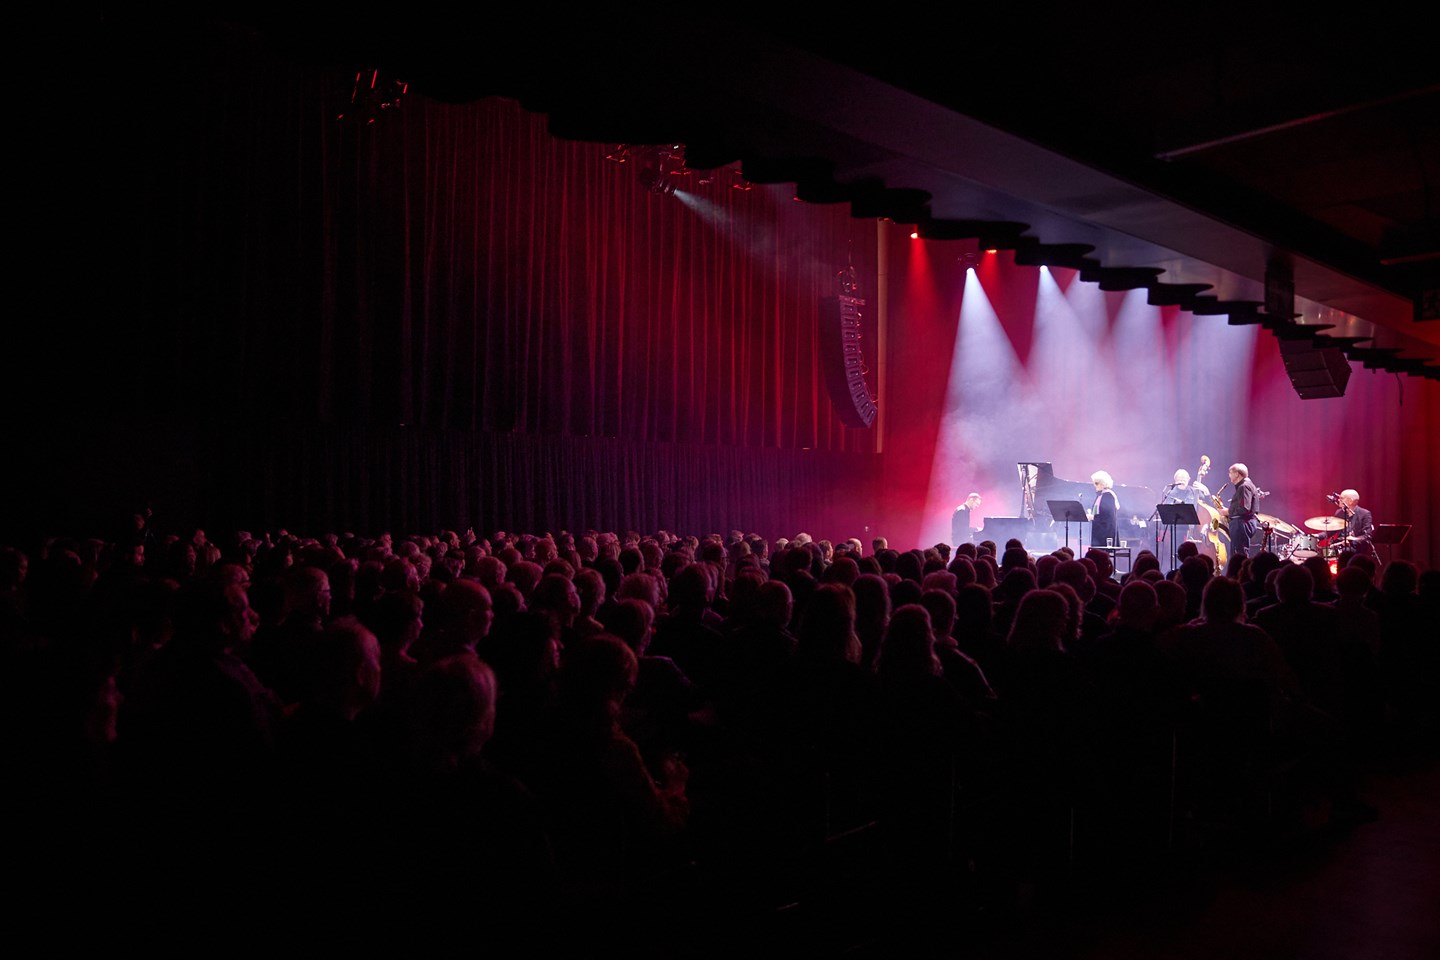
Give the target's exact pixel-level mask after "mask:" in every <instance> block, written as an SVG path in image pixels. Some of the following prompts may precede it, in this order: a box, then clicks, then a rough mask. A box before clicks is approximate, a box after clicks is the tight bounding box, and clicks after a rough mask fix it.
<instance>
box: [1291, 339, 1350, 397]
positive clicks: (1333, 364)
mask: <svg viewBox="0 0 1440 960" xmlns="http://www.w3.org/2000/svg"><path fill="white" fill-rule="evenodd" d="M1280 359H1281V360H1284V361H1285V372H1286V373H1287V374H1289V375H1290V383H1291V385H1292V386H1293V387H1294V388H1295V392H1296V393H1298V394H1299V395H1300V399H1301V400H1318V399H1321V398H1323V397H1343V396H1345V384H1347V383H1349V382H1350V361H1349V360H1347V359H1345V354H1343V353H1341V352H1340V348H1339V347H1317V346H1315V344H1314V343H1313V342H1311V341H1309V340H1281V341H1280Z"/></svg>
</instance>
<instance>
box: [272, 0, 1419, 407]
mask: <svg viewBox="0 0 1440 960" xmlns="http://www.w3.org/2000/svg"><path fill="white" fill-rule="evenodd" d="M1157 6H1159V5H1154V4H1151V5H1147V6H1144V7H1141V6H1135V7H1134V8H1133V10H1131V9H1130V8H1128V7H1126V6H1124V5H1120V6H1111V5H1106V6H1103V7H1102V6H1095V7H1092V8H1088V11H1082V9H1081V8H1075V7H1070V8H1066V11H1065V12H1063V13H1055V14H1052V15H1050V16H1048V17H1047V16H1046V14H1045V11H1043V10H1040V9H1038V8H1033V7H1019V8H1017V12H1013V13H988V14H987V13H975V12H973V11H967V12H961V13H958V14H957V13H955V12H951V13H947V14H946V15H945V16H944V18H943V22H941V20H940V19H939V18H935V19H927V18H926V17H924V16H921V15H913V16H909V17H907V18H905V20H904V22H901V18H900V17H899V16H895V17H892V18H890V19H880V18H879V16H880V15H879V14H877V13H876V12H875V11H870V12H868V13H866V14H865V15H864V16H851V15H844V16H842V15H839V14H837V13H835V12H833V11H832V12H829V13H827V14H826V15H825V16H824V17H823V18H811V19H809V20H807V19H804V18H791V19H790V20H789V21H788V24H789V25H788V26H787V25H779V26H777V25H776V24H774V23H769V22H765V21H767V20H779V19H782V18H781V17H780V16H778V15H777V14H775V13H773V12H770V11H760V10H746V9H737V8H729V9H728V10H727V11H726V12H720V11H716V10H713V9H704V10H700V9H695V10H687V9H682V8H678V7H676V8H657V9H654V10H650V9H646V8H644V7H643V6H642V7H631V8H629V9H628V12H626V13H623V14H616V13H614V12H611V11H604V12H590V13H578V14H577V13H570V12H566V13H565V14H563V15H561V14H559V13H557V10H556V8H553V7H548V6H547V7H545V8H543V9H538V10H537V12H535V13H527V12H523V11H521V12H511V13H508V14H507V19H506V21H505V22H504V23H503V24H501V23H499V22H497V21H496V20H495V19H494V14H493V13H491V14H489V15H487V16H483V17H482V16H480V15H473V16H466V15H456V14H453V13H450V14H447V15H445V16H436V17H433V18H427V17H425V16H423V15H420V14H415V15H411V16H407V17H405V18H403V22H402V20H401V19H400V18H391V19H389V20H387V21H385V22H379V21H377V22H373V23H357V22H354V21H351V22H348V23H345V24H338V23H337V22H336V21H334V20H333V19H327V20H325V21H323V22H316V23H313V24H310V25H308V26H307V25H306V24H304V23H300V22H297V21H296V20H295V19H293V18H287V19H286V20H285V21H284V22H281V21H265V20H257V21H252V22H251V23H249V24H248V26H250V27H252V28H254V29H258V30H260V31H261V32H262V33H266V34H268V35H269V36H271V37H272V38H274V39H276V40H277V41H281V42H284V43H287V44H291V45H293V46H294V49H295V51H296V52H297V54H299V55H301V56H305V57H311V58H321V59H323V60H325V61H327V62H334V63H336V64H337V65H340V66H344V67H346V68H347V69H348V68H351V67H356V66H376V67H380V68H383V69H387V70H392V71H394V72H395V73H396V74H397V75H402V76H404V77H405V78H406V79H408V80H409V81H410V82H411V84H412V89H413V90H414V91H415V92H419V93H422V94H425V95H427V96H431V97H436V98H439V99H444V100H451V101H465V100H471V99H475V98H478V97H481V96H487V95H503V96H508V97H513V98H515V99H518V100H519V101H520V102H521V103H522V104H524V105H525V106H526V107H527V108H529V109H532V110H536V111H540V112H544V113H546V114H547V115H548V116H549V122H550V127H551V130H552V132H554V133H555V134H556V135H557V136H561V137H565V138H571V139H584V140H594V141H600V142H612V143H614V142H623V143H632V144H638V143H683V144H685V145H686V148H687V149H686V158H687V162H688V163H689V164H690V165H691V166H695V167H713V166H719V165H722V164H728V163H733V162H736V161H738V162H740V164H741V169H742V170H743V172H744V175H745V176H746V177H747V178H749V179H752V180H757V181H763V182H794V183H796V189H797V194H798V195H799V196H801V197H803V198H805V199H808V200H813V201H819V202H848V203H850V204H851V205H852V209H853V212H854V213H855V214H856V215H857V216H875V217H878V216H885V217H889V218H891V219H894V220H897V221H899V222H903V223H914V224H918V226H919V228H920V231H921V233H922V235H924V236H927V237H930V238H935V239H947V238H948V239H956V240H970V241H972V242H973V241H979V242H981V243H984V244H986V245H992V246H1000V247H1004V248H1008V249H1014V250H1015V251H1016V256H1017V259H1021V260H1022V262H1035V263H1039V262H1048V263H1051V264H1054V265H1062V266H1063V265H1068V266H1074V267H1078V268H1080V269H1081V270H1082V276H1085V277H1086V278H1087V279H1094V280H1098V281H1099V282H1100V283H1101V284H1102V286H1105V287H1106V288H1107V289H1128V288H1137V287H1141V286H1144V287H1147V288H1149V290H1150V296H1151V299H1152V300H1153V301H1154V302H1157V303H1170V304H1179V305H1180V306H1182V307H1184V308H1186V309H1190V310H1192V311H1193V312H1195V313H1197V314H1203V315H1215V316H1221V315H1223V316H1226V317H1228V319H1229V322H1231V323H1237V324H1238V323H1260V324H1263V325H1264V326H1265V327H1266V328H1268V329H1270V330H1271V331H1272V332H1273V333H1274V334H1275V335H1276V336H1278V337H1281V338H1285V339H1303V340H1314V341H1315V342H1316V343H1317V345H1320V346H1335V347H1338V348H1340V349H1342V350H1344V352H1345V353H1346V354H1347V355H1348V356H1349V358H1350V359H1351V360H1352V361H1357V362H1363V363H1365V364H1366V365H1367V366H1372V367H1375V368H1378V369H1386V370H1393V371H1394V372H1396V373H1405V374H1409V375H1418V376H1426V377H1430V378H1432V379H1440V319H1436V314H1437V312H1440V305H1437V303H1436V297H1437V292H1436V291H1437V286H1440V283H1437V275H1440V218H1437V204H1440V200H1437V196H1436V194H1437V191H1440V122H1437V121H1440V58H1437V57H1435V56H1434V55H1433V49H1432V46H1433V44H1432V39H1431V33H1430V31H1429V28H1428V27H1425V26H1423V25H1421V24H1419V23H1408V22H1403V21H1401V20H1400V19H1398V18H1397V19H1395V20H1394V21H1393V22H1390V23H1386V24H1376V23H1360V22H1355V21H1353V20H1347V19H1343V18H1341V17H1339V16H1338V15H1331V16H1325V17H1317V16H1315V15H1314V14H1313V13H1312V14H1309V15H1307V16H1308V17H1309V18H1308V19H1297V18H1295V17H1293V16H1292V15H1290V14H1288V13H1283V12H1278V11H1273V10H1263V9H1260V7H1261V6H1262V5H1251V6H1249V7H1235V8H1233V9H1224V8H1223V5H1222V6H1212V7H1208V8H1206V9H1205V10H1204V11H1201V12H1198V13H1196V12H1187V13H1186V14H1184V15H1183V16H1182V15H1180V14H1178V13H1177V14H1167V13H1165V12H1163V11H1160V12H1157V11H1156V9H1155V8H1156V7H1157ZM1313 9H1315V8H1312V10H1313ZM1077 11H1081V12H1077ZM1267 275H1268V276H1269V278H1270V280H1271V283H1270V284H1269V288H1270V291H1271V295H1272V299H1271V300H1270V301H1269V302H1268V306H1269V309H1268V310H1267V309H1266V307H1267V298H1266V293H1267ZM1287 275H1288V277H1289V278H1291V279H1292V280H1293V290H1294V307H1293V313H1285V312H1283V311H1281V310H1280V309H1279V308H1280V307H1281V306H1282V305H1283V304H1284V303H1285V300H1284V298H1283V296H1282V297H1281V298H1280V299H1279V300H1276V299H1273V297H1274V294H1275V293H1276V292H1277V291H1283V290H1284V288H1285V286H1286V284H1285V280H1286V277H1287ZM1422 318H1424V319H1422ZM1322 331H1323V332H1322Z"/></svg>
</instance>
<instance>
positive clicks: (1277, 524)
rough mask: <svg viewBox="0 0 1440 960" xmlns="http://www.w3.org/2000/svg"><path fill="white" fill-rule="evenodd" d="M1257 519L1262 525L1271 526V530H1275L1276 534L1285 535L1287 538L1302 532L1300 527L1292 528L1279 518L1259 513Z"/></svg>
mask: <svg viewBox="0 0 1440 960" xmlns="http://www.w3.org/2000/svg"><path fill="white" fill-rule="evenodd" d="M1255 518H1256V519H1257V520H1259V521H1260V522H1261V523H1268V524H1270V529H1271V530H1274V531H1275V532H1276V533H1283V534H1285V535H1286V536H1287V537H1291V536H1294V535H1295V534H1297V533H1299V532H1300V528H1299V527H1295V526H1292V525H1291V524H1288V523H1286V522H1285V521H1284V520H1281V519H1280V518H1279V517H1272V516H1270V515H1269V514H1268V513H1257V514H1255Z"/></svg>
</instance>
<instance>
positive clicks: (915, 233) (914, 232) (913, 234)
mask: <svg viewBox="0 0 1440 960" xmlns="http://www.w3.org/2000/svg"><path fill="white" fill-rule="evenodd" d="M910 239H911V240H919V239H920V231H919V230H911V231H910Z"/></svg>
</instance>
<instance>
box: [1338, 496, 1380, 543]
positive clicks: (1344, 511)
mask: <svg viewBox="0 0 1440 960" xmlns="http://www.w3.org/2000/svg"><path fill="white" fill-rule="evenodd" d="M1338 503H1339V505H1340V506H1339V509H1337V510H1336V511H1335V516H1337V517H1339V518H1340V519H1341V520H1344V521H1345V531H1344V536H1345V548H1347V549H1350V550H1354V551H1355V552H1356V553H1359V554H1364V555H1365V556H1367V557H1370V558H1371V559H1374V558H1375V544H1374V542H1373V539H1372V538H1373V537H1374V536H1375V521H1374V518H1373V517H1371V516H1370V511H1369V510H1366V509H1365V508H1364V507H1362V506H1360V494H1358V493H1356V492H1355V491H1354V490H1341V491H1340V496H1339V500H1338Z"/></svg>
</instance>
